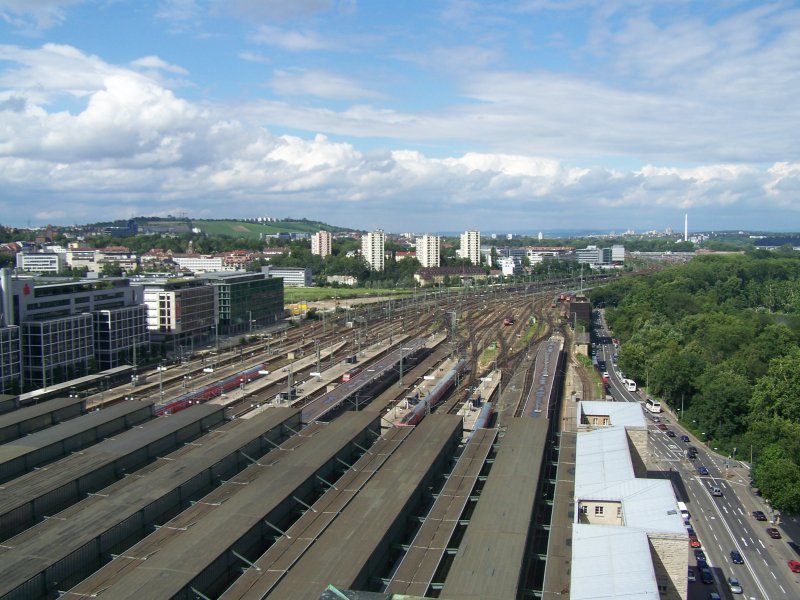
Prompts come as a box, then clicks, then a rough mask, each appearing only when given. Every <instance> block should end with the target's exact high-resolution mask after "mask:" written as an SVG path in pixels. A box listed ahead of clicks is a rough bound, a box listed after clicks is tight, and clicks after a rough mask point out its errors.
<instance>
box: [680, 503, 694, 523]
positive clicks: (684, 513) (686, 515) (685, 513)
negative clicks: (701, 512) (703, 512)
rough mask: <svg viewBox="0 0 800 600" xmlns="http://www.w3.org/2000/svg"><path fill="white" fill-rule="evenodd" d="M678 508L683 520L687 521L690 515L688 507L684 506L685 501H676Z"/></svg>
mask: <svg viewBox="0 0 800 600" xmlns="http://www.w3.org/2000/svg"><path fill="white" fill-rule="evenodd" d="M678 510H679V511H681V516H682V517H683V520H684V522H688V521H689V519H691V518H692V515H690V514H689V509H688V508H686V503H685V502H678Z"/></svg>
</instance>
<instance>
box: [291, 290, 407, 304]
mask: <svg viewBox="0 0 800 600" xmlns="http://www.w3.org/2000/svg"><path fill="white" fill-rule="evenodd" d="M410 294H413V290H402V289H395V288H391V289H374V288H285V289H284V291H283V296H284V303H285V304H293V303H295V302H301V301H303V300H305V301H307V302H315V301H317V300H331V299H333V298H337V297H338V298H339V299H340V300H352V299H358V298H371V297H374V296H408V295H410Z"/></svg>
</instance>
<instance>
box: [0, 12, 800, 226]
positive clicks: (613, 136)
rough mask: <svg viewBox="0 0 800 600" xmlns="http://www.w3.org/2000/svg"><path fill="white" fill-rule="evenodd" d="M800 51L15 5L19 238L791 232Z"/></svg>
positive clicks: (748, 20)
mask: <svg viewBox="0 0 800 600" xmlns="http://www.w3.org/2000/svg"><path fill="white" fill-rule="evenodd" d="M798 36H800V9H798V7H797V5H796V4H795V3H793V2H789V3H780V2H778V3H773V4H767V3H763V2H757V1H755V0H753V1H746V0H744V1H742V2H735V3H715V2H709V3H704V2H672V1H669V2H667V1H660V0H654V1H653V2H648V3H642V2H638V1H635V0H619V1H617V2H613V3H608V2H597V1H596V0H574V1H570V2H566V1H565V2H530V1H529V0H519V1H514V0H509V1H508V2H502V3H486V4H484V3H480V2H469V1H465V0H440V1H436V0H432V1H421V0H409V1H408V2H403V3H399V4H398V3H394V4H393V3H385V2H364V1H361V2H359V1H358V0H296V1H295V2H280V1H278V0H258V1H257V0H230V1H228V2H218V1H216V0H159V2H144V3H141V2H134V1H133V0H115V1H114V2H104V1H100V0H48V1H47V2H20V1H19V0H0V37H1V38H2V40H3V43H2V44H0V189H2V194H0V223H2V224H8V225H15V226H27V225H28V224H29V223H30V225H32V226H40V225H45V224H48V223H52V224H56V225H65V224H71V223H86V222H92V221H98V220H112V219H125V218H130V217H133V216H141V215H160V216H166V215H168V214H180V213H181V212H186V213H187V214H189V215H192V216H194V217H195V218H221V217H231V218H243V217H245V216H248V215H252V214H254V213H256V214H270V215H281V216H306V217H309V218H315V219H319V220H322V221H324V222H326V223H331V224H337V225H339V224H345V225H346V226H351V227H354V228H358V229H362V230H373V229H378V228H383V229H385V230H387V231H389V230H391V231H406V230H407V231H432V232H433V231H454V232H457V231H463V230H466V229H470V228H480V229H481V230H482V231H492V230H497V231H505V230H512V229H513V230H530V231H531V232H534V233H536V232H538V231H545V232H546V231H548V230H550V231H554V230H562V229H568V230H580V229H586V230H599V231H620V232H621V231H625V230H628V229H632V230H636V231H641V230H653V229H655V230H659V231H663V230H664V229H666V228H667V227H671V228H672V229H673V230H674V231H683V215H684V214H685V213H686V212H688V213H689V214H690V224H689V229H690V233H691V232H692V231H709V230H734V231H735V230H743V229H748V230H762V231H785V230H786V229H787V225H788V226H789V229H791V228H793V224H794V223H795V222H798V220H799V219H798V217H800V201H799V198H800V197H799V196H798V191H800V145H798V144H797V133H796V132H797V131H798V130H800V112H798V111H797V110H796V108H795V107H796V104H797V100H796V98H797V97H798V92H800V77H798V75H797V74H798V73H800V45H799V44H797V39H798ZM794 228H795V229H796V227H794Z"/></svg>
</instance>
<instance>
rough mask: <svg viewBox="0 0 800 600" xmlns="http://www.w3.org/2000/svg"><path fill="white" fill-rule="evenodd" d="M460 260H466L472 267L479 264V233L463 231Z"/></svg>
mask: <svg viewBox="0 0 800 600" xmlns="http://www.w3.org/2000/svg"><path fill="white" fill-rule="evenodd" d="M461 258H468V259H469V261H470V262H471V263H472V264H473V265H479V264H481V232H480V231H465V232H464V233H462V234H461Z"/></svg>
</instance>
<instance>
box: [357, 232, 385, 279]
mask: <svg viewBox="0 0 800 600" xmlns="http://www.w3.org/2000/svg"><path fill="white" fill-rule="evenodd" d="M385 242H386V236H385V235H384V233H383V229H378V230H376V231H372V232H370V233H368V234H367V235H365V236H364V237H362V238H361V256H363V257H364V260H366V261H367V263H368V264H369V268H370V269H372V270H373V271H383V268H384V265H385V260H386V258H385V251H384V244H385Z"/></svg>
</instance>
